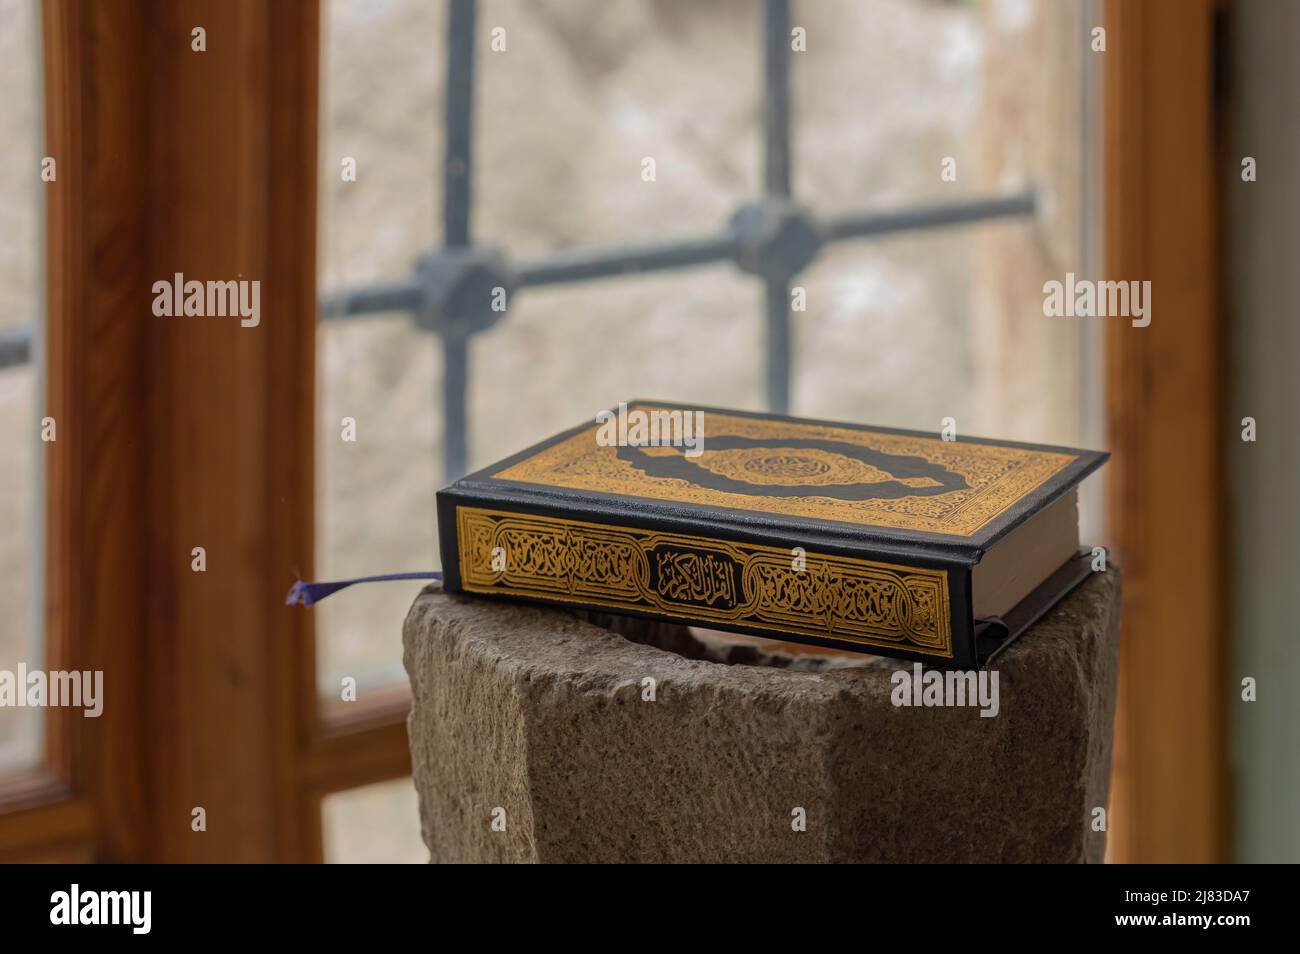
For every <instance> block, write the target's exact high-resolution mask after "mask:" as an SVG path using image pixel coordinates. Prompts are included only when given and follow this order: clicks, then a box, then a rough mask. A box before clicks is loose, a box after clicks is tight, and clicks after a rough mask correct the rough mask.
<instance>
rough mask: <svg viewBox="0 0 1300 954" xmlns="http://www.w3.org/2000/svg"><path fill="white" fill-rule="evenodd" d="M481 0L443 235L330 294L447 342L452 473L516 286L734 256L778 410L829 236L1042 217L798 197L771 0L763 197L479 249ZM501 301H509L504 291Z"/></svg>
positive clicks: (456, 64)
mask: <svg viewBox="0 0 1300 954" xmlns="http://www.w3.org/2000/svg"><path fill="white" fill-rule="evenodd" d="M475 19H476V6H475V0H449V8H448V18H447V53H448V55H447V84H446V103H445V115H444V120H445V123H446V153H445V157H444V160H443V229H442V232H443V236H442V240H443V244H442V247H441V248H439V249H436V250H434V251H431V252H429V253H427V254H425V255H423V256H422V257H421V258H420V260H419V261H418V262H417V265H416V267H415V270H414V273H413V274H412V275H411V276H410V277H408V278H406V279H402V280H398V281H393V282H385V283H379V284H374V285H368V286H365V287H361V288H355V289H347V290H344V291H341V292H338V293H334V294H331V295H328V296H326V297H325V298H324V300H323V301H322V302H321V317H322V318H324V319H337V318H348V317H355V316H360V315H366V314H376V313H380V312H392V311H405V312H409V313H410V314H411V315H412V316H413V317H414V318H415V320H416V321H417V323H418V324H419V325H420V327H422V328H424V329H425V330H427V331H429V332H432V333H434V334H436V335H438V336H439V338H440V339H441V342H442V352H443V366H444V373H443V383H442V392H443V393H442V407H443V420H444V426H443V433H444V441H445V454H444V463H445V469H446V476H447V478H448V479H449V480H450V479H454V478H456V477H459V476H461V475H462V474H464V473H465V470H466V467H467V462H468V456H469V455H468V423H467V409H466V392H467V386H468V381H469V342H470V339H471V338H472V337H473V336H474V335H476V334H478V333H479V332H481V331H483V330H485V329H486V328H488V327H490V326H491V325H493V324H495V323H496V322H497V321H499V320H501V319H502V318H503V317H505V315H506V314H508V311H509V302H510V300H511V298H512V297H513V295H514V294H516V293H517V292H519V291H522V290H523V289H527V288H531V287H536V286H539V285H554V284H560V283H567V282H582V281H590V280H593V279H599V278H611V277H617V276H619V275H629V274H635V273H642V272H652V271H662V270H667V269H678V268H688V267H691V266H696V265H707V264H711V263H716V262H725V261H730V262H734V263H735V264H736V265H737V266H738V267H739V268H741V269H742V270H743V271H745V272H748V273H750V274H753V275H755V276H756V277H757V278H759V279H761V280H762V281H763V284H764V290H765V293H766V308H765V314H766V327H765V331H766V342H765V349H764V354H765V359H766V374H765V382H766V394H767V403H768V406H769V408H770V409H771V410H774V411H786V410H788V409H789V404H790V374H791V371H790V369H791V346H790V292H791V285H792V281H793V279H794V278H795V277H797V276H798V274H799V273H800V272H801V271H802V270H803V269H804V268H805V267H806V266H807V265H808V264H809V262H811V261H812V259H813V258H814V257H815V256H816V254H817V252H818V251H819V250H820V248H821V247H822V246H823V245H824V244H826V243H829V242H836V241H841V240H844V239H852V238H866V237H874V236H881V235H888V234H891V233H896V232H905V231H914V230H921V229H933V228H940V227H946V226H952V225H962V224H967V223H972V222H980V221H985V220H988V219H995V218H1004V217H1008V216H1021V215H1031V214H1032V213H1033V211H1034V195H1033V193H1032V192H1023V193H1017V194H1013V195H1007V196H999V197H991V198H982V199H975V200H967V201H960V202H944V203H938V204H932V205H918V206H913V207H909V208H904V209H900V210H897V211H887V212H863V213H860V214H847V215H836V216H832V217H830V218H822V219H818V218H815V217H814V216H813V215H811V214H810V213H809V212H808V211H807V210H806V209H804V208H803V207H801V206H800V205H798V204H797V203H796V202H795V201H794V200H793V199H792V197H791V194H790V162H791V150H790V129H791V118H790V58H791V53H792V52H793V51H792V48H791V21H790V2H789V0H765V2H764V15H763V33H764V42H763V77H764V83H763V87H764V95H763V195H762V196H761V197H759V198H758V199H756V200H755V201H753V202H751V203H749V204H747V205H744V206H742V207H741V208H740V209H739V210H737V212H736V214H735V215H734V216H733V217H732V220H731V222H730V224H729V226H728V227H727V228H726V229H724V230H723V231H722V232H721V233H720V234H717V235H711V236H703V237H700V238H696V239H689V240H683V241H675V242H665V243H647V244H641V245H628V246H612V247H604V248H587V249H572V250H566V251H562V252H557V253H554V254H551V255H546V256H543V257H541V258H537V259H520V260H513V261H512V260H509V259H507V257H506V256H505V255H504V254H502V253H501V252H499V251H498V250H495V249H488V248H485V247H482V246H476V245H475V244H474V243H473V241H472V238H471V234H470V210H471V199H472V189H471V186H472V138H473V137H472V131H473V117H474V110H473V98H474V42H475V40H474V38H475ZM502 297H504V301H505V303H506V308H505V310H504V311H499V310H495V309H494V307H493V304H494V300H495V301H498V302H499V301H500V300H501V299H502ZM30 354H31V333H30V331H29V330H26V329H23V330H20V331H17V332H7V333H0V367H3V366H5V365H7V364H15V363H21V362H23V361H27V360H30Z"/></svg>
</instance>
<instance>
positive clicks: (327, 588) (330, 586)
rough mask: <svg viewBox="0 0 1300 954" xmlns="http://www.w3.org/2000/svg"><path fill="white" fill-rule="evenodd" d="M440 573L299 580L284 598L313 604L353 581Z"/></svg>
mask: <svg viewBox="0 0 1300 954" xmlns="http://www.w3.org/2000/svg"><path fill="white" fill-rule="evenodd" d="M441 579H442V573H441V572H439V571H437V570H431V571H429V572H427V573H386V574H384V575H383V576H359V577H357V578H356V579H355V580H335V581H334V582H331V583H304V582H303V581H302V580H299V581H298V582H297V583H295V584H294V585H293V586H292V587H291V588H290V590H289V596H288V597H287V598H286V599H285V601H284V604H285V605H286V606H294V605H296V604H299V603H301V604H302V605H303V606H315V605H316V604H317V603H319V602H320V601H321V600H323V599H325V597H327V596H330V595H331V594H334V593H337V592H338V591H339V590H342V589H346V588H347V587H349V586H351V585H352V584H353V583H388V582H391V581H393V580H441Z"/></svg>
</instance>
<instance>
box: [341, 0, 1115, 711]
mask: <svg viewBox="0 0 1300 954" xmlns="http://www.w3.org/2000/svg"><path fill="white" fill-rule="evenodd" d="M559 7H563V9H562V10H561V9H559ZM761 9H762V8H761V5H759V4H751V3H741V2H734V3H723V4H690V3H673V2H667V0H640V2H628V3H625V4H617V5H610V4H605V3H598V2H594V0H593V2H586V0H575V2H573V3H569V4H563V5H558V6H557V5H554V4H514V3H507V2H504V0H484V2H482V3H480V4H479V17H478V23H477V30H476V38H475V39H476V47H475V49H476V90H475V100H474V137H475V138H474V147H475V155H474V166H473V169H474V198H473V211H472V222H473V232H474V234H475V236H476V238H477V239H478V240H479V241H481V242H482V243H484V244H486V245H489V246H493V247H496V248H499V249H501V250H502V251H503V252H504V253H505V254H506V256H507V258H508V259H511V260H515V261H517V260H518V259H520V258H525V257H534V256H539V255H545V254H547V253H548V252H551V251H555V250H560V249H566V248H572V247H574V246H605V247H607V246H609V245H610V244H611V243H619V242H661V241H671V240H673V239H674V238H678V237H681V236H683V235H688V236H698V235H707V234H710V233H711V232H714V231H715V230H716V231H720V230H721V229H722V227H723V226H724V224H725V222H726V221H727V219H728V218H729V216H730V215H731V213H732V212H733V211H734V210H735V209H736V208H737V207H738V206H740V205H741V204H743V203H745V202H749V201H752V200H754V199H755V198H756V193H757V190H758V187H759V183H760V178H761V169H762V161H761V143H762V109H761V102H762V88H763V83H762V80H763V77H762V34H761V16H760V12H761ZM1089 9H1091V7H1090V5H1089V4H1087V3H1085V2H1082V0H1080V2H1075V3H1055V2H1048V0H987V2H981V3H961V4H957V3H922V2H900V0H826V2H819V3H796V4H794V5H793V14H792V16H793V20H792V25H793V26H795V27H797V28H799V29H800V30H802V31H803V37H804V40H805V44H806V48H805V49H804V50H801V51H798V52H794V53H792V56H791V64H790V66H791V84H792V94H791V95H792V130H791V156H792V169H793V177H792V181H793V187H794V192H795V196H796V198H797V200H798V201H799V202H800V203H802V204H803V205H805V206H806V207H808V208H809V209H810V210H812V211H813V212H814V213H815V214H816V215H817V216H819V217H820V218H821V219H822V220H823V221H826V220H830V219H833V218H834V217H837V216H843V215H847V214H858V213H870V212H873V211H894V210H898V209H903V208H907V207H908V206H915V205H917V204H927V205H933V204H936V203H944V202H956V201H967V200H971V199H975V198H978V197H985V196H1000V195H1008V194H1023V193H1026V192H1028V191H1030V190H1032V191H1033V192H1034V193H1035V195H1036V203H1037V208H1036V210H1035V212H1034V213H1033V214H1030V215H1021V216H1019V217H1016V218H1008V219H1003V220H999V221H996V222H987V223H975V224H969V223H968V224H962V225H956V226H951V227H946V228H942V229H930V230H916V231H910V232H906V233H898V234H890V235H884V236H876V237H870V238H859V239H852V240H847V241H844V242H837V243H833V244H831V245H828V246H827V247H826V248H824V249H823V251H822V254H821V255H820V256H819V258H818V259H817V260H816V261H815V262H814V263H813V264H812V265H811V266H810V267H809V268H807V269H806V270H805V271H804V272H803V273H802V274H800V275H799V277H798V278H797V279H796V282H795V284H796V285H797V286H798V287H799V289H801V290H802V293H803V296H804V297H803V302H802V303H803V305H804V308H803V309H802V310H797V311H796V312H795V313H794V314H793V315H792V331H793V342H794V350H793V364H792V383H791V396H792V397H791V404H792V407H791V410H792V411H793V412H795V413H798V414H805V415H809V416H822V417H828V418H840V419H845V420H852V421H861V422H869V423H876V424H882V425H892V426H900V427H917V428H923V429H932V430H936V431H937V430H939V429H940V428H941V427H942V426H943V425H942V421H943V419H944V418H948V417H951V418H953V419H954V420H955V423H956V428H957V431H958V433H960V434H963V435H980V434H984V435H991V436H998V437H1005V438H1019V439H1026V440H1035V441H1042V442H1047V443H1062V444H1079V443H1083V444H1094V445H1095V444H1098V443H1099V442H1100V441H1099V436H1098V434H1097V433H1096V430H1095V429H1096V427H1097V425H1098V422H1099V420H1100V413H1099V411H1100V403H1099V401H1098V400H1097V399H1096V394H1097V391H1096V380H1097V375H1098V367H1097V361H1096V354H1097V353H1098V350H1099V349H1098V348H1097V346H1096V340H1095V338H1096V333H1097V329H1098V327H1099V326H1098V325H1097V323H1095V322H1093V323H1088V322H1077V321H1075V322H1072V321H1070V320H1066V319H1050V318H1047V317H1045V316H1044V314H1043V297H1042V287H1043V284H1044V282H1045V281H1048V280H1052V279H1057V280H1063V279H1064V278H1065V274H1066V273H1067V272H1074V273H1076V274H1080V275H1087V274H1091V273H1093V272H1094V271H1095V264H1096V261H1095V256H1093V254H1092V251H1091V249H1092V245H1093V243H1094V232H1093V231H1090V230H1091V224H1090V221H1089V218H1088V216H1087V215H1086V214H1085V210H1087V209H1088V208H1089V202H1090V201H1091V200H1090V198H1089V195H1090V193H1089V191H1088V190H1089V182H1090V181H1092V180H1093V173H1092V171H1091V170H1092V168H1093V166H1094V164H1095V159H1094V155H1093V147H1094V144H1093V143H1092V142H1091V141H1090V140H1089V138H1088V119H1087V117H1088V115H1089V112H1088V110H1089V108H1090V105H1089V95H1090V94H1089V85H1088V80H1087V76H1088V71H1089V70H1090V69H1095V64H1092V63H1091V61H1090V60H1089V59H1088V57H1087V42H1086V40H1087V32H1086V28H1087V26H1088V25H1089V21H1088V20H1087V17H1088V10H1089ZM329 13H330V17H331V24H330V37H331V39H330V41H329V47H328V58H327V61H328V69H327V84H326V85H327V106H326V113H325V116H326V122H325V126H326V131H325V137H324V140H323V141H324V149H323V153H324V154H323V158H322V162H323V166H322V168H323V170H324V176H323V190H324V191H323V203H324V206H325V225H324V229H325V231H324V233H323V248H324V263H323V273H324V284H325V288H326V291H327V292H329V291H331V290H334V289H338V288H342V287H354V286H356V285H358V284H364V283H366V282H367V281H370V280H372V279H380V278H385V279H395V278H401V277H404V276H408V275H410V273H411V265H412V263H413V261H414V259H415V258H416V257H417V256H418V255H419V254H421V253H423V252H425V251H427V250H430V249H432V248H434V247H436V245H437V243H438V241H439V239H440V235H439V228H438V224H437V216H438V214H439V208H440V202H441V189H442V184H441V175H442V171H441V162H442V156H441V144H442V109H443V105H442V85H443V73H444V70H445V66H446V63H445V46H446V36H445V29H446V24H445V7H432V8H431V7H429V6H428V5H425V4H422V3H419V2H416V0H391V2H389V3H386V4H382V5H372V4H364V3H359V2H355V0H334V2H332V3H331V4H330V5H329ZM497 28H501V29H503V30H504V33H503V34H498V35H497V40H498V44H500V42H504V46H505V48H504V49H500V50H493V48H492V42H493V31H494V30H496V29H497ZM868 53H869V55H868ZM1094 105H1095V104H1094ZM347 156H355V158H356V159H357V178H356V181H355V182H346V181H343V179H342V177H341V176H340V174H339V164H340V161H341V159H342V158H343V157H347ZM646 157H652V158H654V159H655V160H656V166H655V177H654V180H653V181H646V179H645V178H643V177H642V175H641V174H640V173H641V168H642V166H641V161H642V160H643V159H644V158H646ZM368 177H369V178H368ZM765 347H766V342H765V336H764V318H763V300H762V288H761V283H760V282H759V281H758V280H757V279H755V278H754V277H753V276H749V275H745V274H743V273H741V272H739V271H738V269H736V267H735V266H734V265H732V264H729V263H723V264H719V265H714V266H708V267H704V268H696V269H691V270H681V271H674V272H669V273H661V274H656V275H648V276H639V277H627V278H619V279H606V280H601V281H592V282H586V283H579V284H573V285H566V286H553V287H546V288H529V289H524V290H522V291H521V292H519V293H517V294H515V295H514V296H513V297H512V299H511V302H510V307H509V311H508V312H507V313H506V315H505V317H504V318H503V319H502V320H501V321H500V322H499V323H498V324H496V325H495V326H494V327H493V328H492V329H491V330H490V331H488V332H486V333H483V334H481V335H478V336H477V337H475V338H474V339H473V341H472V343H471V346H470V375H469V390H468V398H467V407H468V416H469V463H470V466H471V468H473V467H478V466H482V465H485V464H487V463H490V462H492V461H493V460H496V459H499V458H500V457H502V456H504V455H506V454H509V453H512V452H514V451H517V450H519V449H520V448H522V447H523V446H525V445H527V444H528V443H531V442H533V441H536V440H539V439H541V438H543V437H545V436H548V435H549V434H551V433H554V432H555V431H557V430H559V429H561V428H563V427H567V426H569V425H572V424H574V423H575V422H577V421H578V420H581V419H584V418H589V417H590V416H591V415H592V414H593V413H594V412H595V411H596V410H597V409H599V408H602V407H607V406H610V405H611V404H613V403H615V402H617V401H618V400H620V399H624V398H632V397H655V398H663V399H667V400H676V401H684V402H699V403H707V404H717V405H723V406H735V407H741V408H755V409H757V408H762V407H764V406H765V404H766V395H765V393H764V383H763V382H764V361H765V356H764V349H765ZM321 355H322V376H323V397H322V401H321V408H322V411H321V420H320V427H321V431H320V434H321V441H320V444H321V468H322V476H321V494H322V501H321V514H322V527H321V531H320V537H321V541H322V550H321V554H320V568H319V570H320V573H321V575H322V576H326V577H328V576H338V575H351V574H360V573H377V572H386V571H392V570H399V569H416V568H424V567H432V566H436V562H437V556H436V553H437V551H436V539H435V538H436V531H435V529H434V515H433V492H434V490H435V489H436V488H437V487H438V486H440V485H441V484H442V482H443V470H442V451H441V447H442V444H443V434H442V426H443V425H442V410H443V409H442V406H441V373H442V371H441V356H440V349H439V344H438V341H437V339H436V338H431V337H429V336H426V335H424V334H422V333H420V332H418V331H416V330H414V329H413V327H412V326H411V324H410V322H409V320H408V319H407V318H405V317H403V316H400V315H390V316H383V317H379V318H354V319H349V320H346V321H345V320H335V321H331V322H329V323H328V325H327V327H326V328H325V330H324V332H323V338H322V349H321ZM345 417H352V418H355V420H356V431H357V439H356V441H355V442H354V443H348V442H345V441H343V440H341V438H340V431H341V428H342V426H343V425H342V420H343V418H345ZM1095 490H1096V488H1092V489H1090V491H1089V493H1093V492H1095ZM1084 506H1085V514H1084V516H1085V526H1087V522H1088V518H1089V516H1090V515H1091V516H1094V517H1095V515H1096V511H1097V507H1096V506H1090V502H1089V500H1088V496H1087V495H1085V501H1084ZM414 588H415V587H414V586H413V585H406V586H403V585H400V584H399V585H397V586H390V587H382V588H379V587H373V588H370V589H368V590H356V591H350V592H349V594H348V595H347V596H346V597H344V598H340V599H338V600H336V601H331V602H330V603H327V604H325V605H323V606H322V607H321V611H320V615H319V622H320V626H321V637H322V638H321V654H320V655H321V673H322V687H323V689H324V690H325V691H327V692H329V693H331V694H332V693H335V692H337V686H338V680H339V678H341V677H342V676H344V675H355V676H358V678H361V679H363V681H364V677H365V676H366V675H367V674H371V676H372V677H373V678H374V679H376V680H378V679H389V678H391V679H400V678H401V670H400V666H399V662H398V660H399V656H400V638H399V633H400V623H401V618H402V615H403V613H404V612H405V609H406V607H407V605H409V598H410V596H411V595H412V594H413V591H414Z"/></svg>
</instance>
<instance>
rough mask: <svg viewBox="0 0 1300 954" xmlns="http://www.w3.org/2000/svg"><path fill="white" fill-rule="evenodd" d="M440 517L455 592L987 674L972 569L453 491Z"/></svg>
mask: <svg viewBox="0 0 1300 954" xmlns="http://www.w3.org/2000/svg"><path fill="white" fill-rule="evenodd" d="M438 520H439V535H440V538H441V547H442V563H443V570H444V573H445V574H446V580H445V585H446V588H447V589H448V590H451V591H454V592H455V591H459V592H466V593H473V594H476V595H480V596H487V597H498V598H505V599H519V600H530V601H538V602H546V603H553V604H558V605H566V606H571V607H583V608H587V609H598V610H607V611H611V612H616V613H625V614H631V615H637V616H646V617H650V618H654V619H662V620H668V621H675V622H680V623H684V624H687V625H699V626H707V627H713V628H718V629H728V630H734V631H736V632H743V633H750V634H754V635H759V636H767V637H771V638H776V639H785V640H792V641H795V642H803V643H810V644H814V645H820V646H830V647H834V648H840V649H846V650H851V651H855V652H864V653H873V654H880V655H890V656H900V657H903V658H908V659H917V660H921V661H928V662H932V663H935V664H938V665H944V666H954V665H958V666H965V665H971V666H973V665H974V659H973V639H972V636H971V632H970V631H971V626H970V600H969V595H968V588H969V571H968V570H967V569H966V568H965V567H956V566H925V565H912V564H909V563H905V562H900V561H899V560H898V558H897V557H892V558H890V559H889V560H881V559H873V558H871V557H870V556H869V555H859V554H856V553H844V552H831V551H830V549H829V548H818V547H816V546H815V544H812V543H811V542H810V543H809V545H808V546H807V547H804V546H798V545H793V544H792V545H790V546H782V545H779V544H777V542H776V541H771V540H768V539H767V538H765V539H764V542H762V543H759V542H755V541H748V540H739V539H726V538H723V537H721V536H718V535H714V534H700V533H687V532H681V531H680V530H669V529H665V528H663V527H655V526H647V525H636V524H629V523H624V522H621V521H620V522H618V523H615V522H612V521H609V520H603V519H599V518H594V517H590V516H579V515H575V514H569V513H562V512H559V511H548V510H546V509H543V508H538V507H535V506H530V507H527V508H519V507H511V506H509V505H507V504H502V503H500V502H492V501H483V500H473V499H466V498H463V497H460V496H458V495H452V494H447V493H446V492H444V493H442V494H439V500H438ZM781 542H786V541H781ZM774 544H776V545H774Z"/></svg>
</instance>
